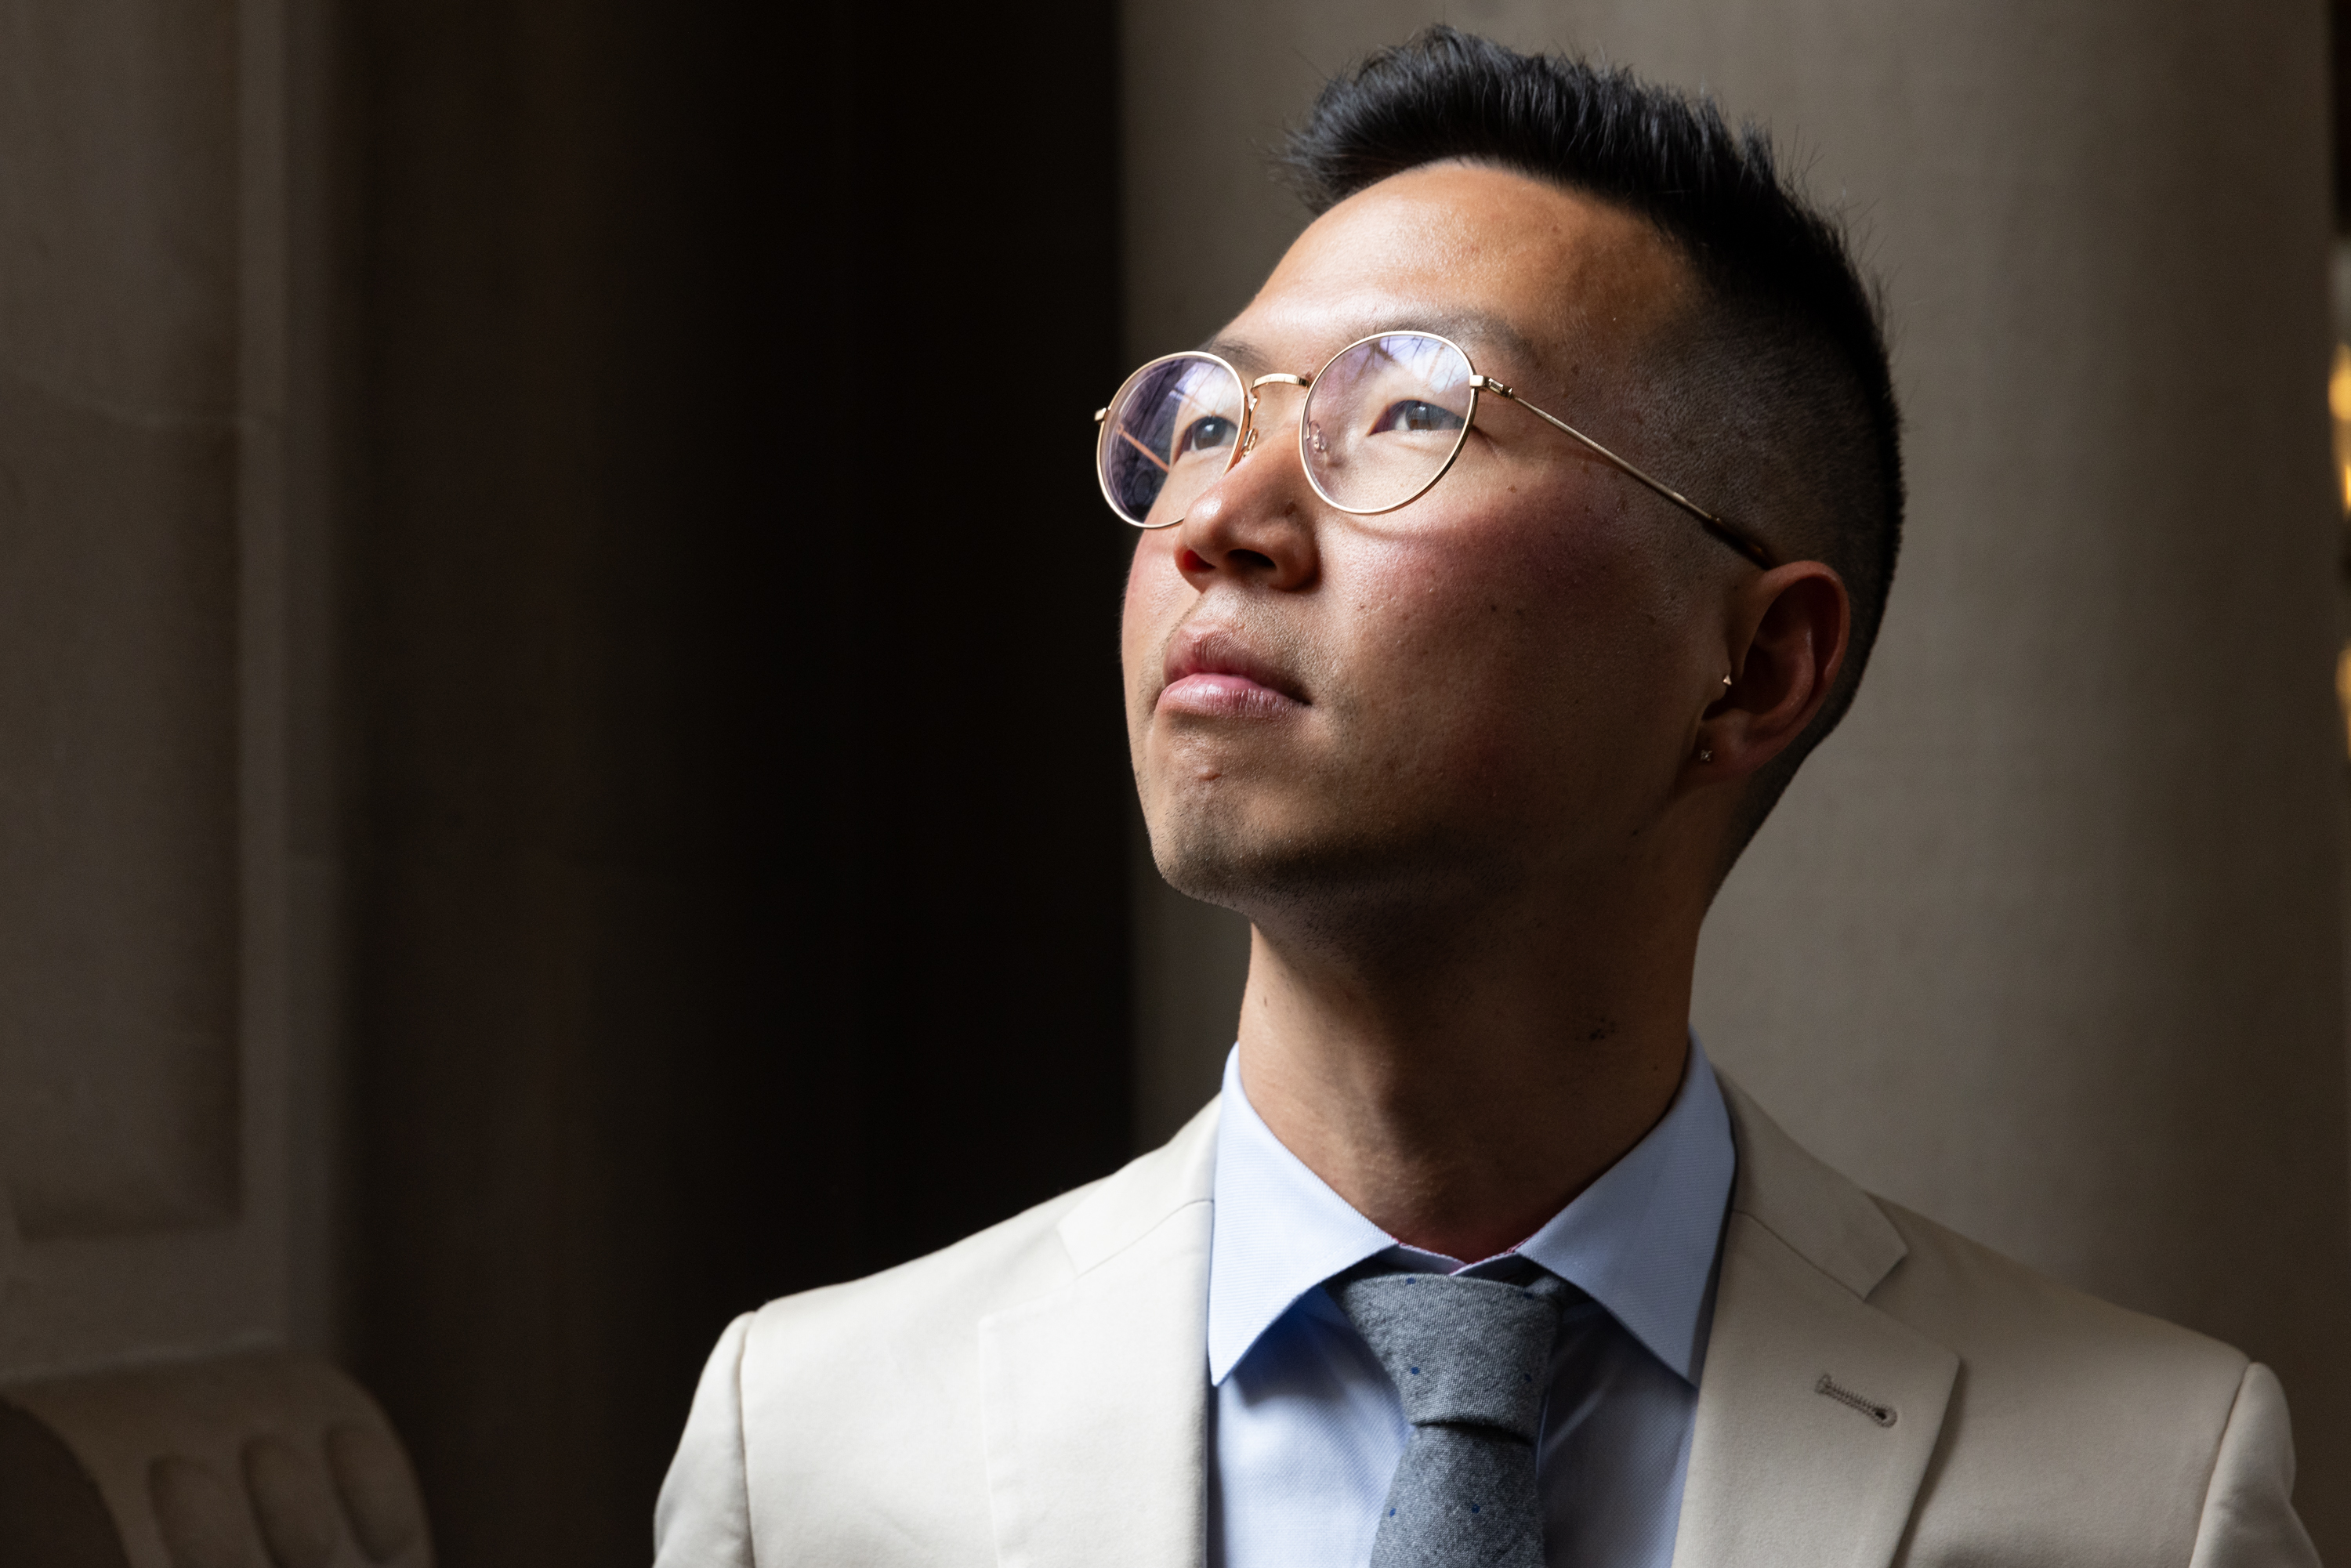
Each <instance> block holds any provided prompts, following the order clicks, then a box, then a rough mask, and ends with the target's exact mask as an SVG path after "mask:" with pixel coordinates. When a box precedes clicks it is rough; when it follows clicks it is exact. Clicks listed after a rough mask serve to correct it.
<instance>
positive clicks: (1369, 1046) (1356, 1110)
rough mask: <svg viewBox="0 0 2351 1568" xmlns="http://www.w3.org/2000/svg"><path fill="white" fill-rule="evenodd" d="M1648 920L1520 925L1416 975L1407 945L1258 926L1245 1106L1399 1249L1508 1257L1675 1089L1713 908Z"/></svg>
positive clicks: (1498, 924) (1485, 926) (1430, 955)
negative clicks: (1702, 933)
mask: <svg viewBox="0 0 2351 1568" xmlns="http://www.w3.org/2000/svg"><path fill="white" fill-rule="evenodd" d="M1489 913H1490V912H1489ZM1644 913H1645V914H1646V915H1649V916H1650V918H1646V919H1645V918H1640V917H1637V916H1636V917H1634V918H1629V919H1628V918H1625V911H1623V910H1622V909H1621V908H1620V909H1612V910H1610V911H1607V912H1604V915H1603V916H1601V917H1593V916H1589V915H1587V916H1584V917H1581V918H1579V917H1576V916H1575V915H1572V914H1569V913H1565V912H1562V911H1560V910H1557V909H1550V910H1544V911H1516V912H1512V915H1511V916H1510V918H1509V919H1507V920H1503V919H1491V918H1489V919H1481V920H1479V922H1477V925H1479V927H1480V928H1481V929H1480V931H1479V934H1478V935H1476V936H1469V937H1466V938H1458V939H1456V940H1453V941H1450V942H1447V943H1446V944H1444V946H1443V947H1442V948H1441V949H1439V948H1437V947H1436V946H1433V945H1429V944H1423V945H1419V946H1416V947H1415V948H1414V949H1413V951H1412V956H1411V961H1410V962H1409V963H1408V964H1405V963H1399V961H1398V955H1397V950H1396V947H1395V945H1393V944H1384V945H1383V946H1384V951H1382V952H1380V953H1377V954H1355V953H1350V952H1348V951H1346V950H1343V949H1340V950H1334V949H1333V948H1332V946H1331V945H1329V944H1327V943H1323V942H1314V941H1307V940H1290V939H1287V938H1286V937H1285V936H1284V934H1283V932H1282V930H1281V929H1280V926H1279V925H1277V926H1275V927H1274V929H1272V930H1271V931H1269V929H1268V928H1267V925H1266V924H1264V923H1260V924H1259V925H1257V926H1256V927H1255V928H1254V932H1253V936H1252V938H1251V943H1252V946H1251V950H1250V958H1249V988H1248V990H1247V992H1246V993H1245V997H1244V1001H1243V1006H1242V1013H1241V1027H1240V1066H1241V1080H1242V1084H1243V1087H1244V1088H1245V1089H1246V1090H1247V1091H1248V1093H1249V1103H1250V1105H1251V1106H1252V1107H1254V1108H1255V1109H1256V1111H1257V1113H1258V1114H1259V1116H1260V1117H1261V1118H1263V1120H1264V1122H1265V1124H1266V1125H1267V1126H1268V1127H1269V1128H1270V1130H1271V1131H1272V1133H1273V1134H1274V1136H1275V1137H1277V1138H1279V1139H1280V1140H1281V1142H1282V1144H1283V1145H1285V1146H1286V1147H1288V1148H1289V1149H1290V1152H1291V1153H1293V1154H1295V1155H1298V1157H1299V1158H1300V1159H1301V1160H1302V1161H1303V1162H1305V1164H1306V1166H1307V1167H1308V1168H1309V1169H1311V1170H1312V1171H1313V1172H1314V1173H1315V1175H1317V1176H1321V1177H1322V1179H1323V1180H1324V1181H1325V1182H1327V1183H1329V1184H1330V1186H1331V1187H1332V1190H1333V1191H1335V1192H1337V1193H1338V1194H1339V1196H1340V1197H1343V1198H1345V1199H1346V1200H1347V1201H1348V1202H1349V1203H1350V1204H1352V1205H1353V1206H1354V1207H1355V1209H1356V1210H1357V1212H1359V1213H1361V1214H1362V1215H1364V1217H1365V1218H1368V1219H1370V1220H1371V1221H1372V1222H1373V1223H1374V1224H1375V1225H1377V1226H1379V1227H1380V1228H1382V1229H1384V1230H1385V1231H1386V1232H1387V1233H1388V1234H1389V1235H1391V1236H1394V1237H1395V1238H1396V1239H1398V1240H1400V1241H1404V1242H1406V1243H1409V1244H1410V1245H1412V1246H1415V1247H1418V1248H1422V1249H1426V1250H1428V1251H1432V1252H1438V1253H1442V1254H1445V1255H1447V1256H1448V1257H1453V1258H1458V1259H1462V1260H1477V1259H1479V1258H1486V1257H1490V1256H1492V1255H1493V1254H1495V1253H1497V1252H1501V1251H1504V1250H1507V1249H1510V1248H1511V1247H1514V1246H1516V1245H1517V1244H1518V1243H1520V1241H1523V1240H1525V1239H1526V1238H1527V1237H1529V1236H1530V1235H1531V1234H1533V1233H1534V1232H1535V1231H1536V1230H1537V1229H1539V1228H1541V1226H1542V1225H1543V1224H1544V1223H1545V1222H1546V1221H1548V1220H1549V1219H1550V1218H1552V1215H1554V1214H1556V1213H1558V1212H1559V1210H1560V1209H1561V1208H1562V1207H1565V1206H1566V1205H1567V1203H1568V1202H1569V1200H1571V1199H1572V1198H1573V1197H1575V1195H1576V1194H1577V1193H1579V1192H1582V1191H1583V1189H1584V1188H1585V1187H1586V1186H1590V1185H1591V1183H1592V1182H1593V1179H1594V1178H1595V1177H1597V1176H1599V1175H1600V1174H1601V1173H1602V1172H1603V1171H1605V1170H1606V1169H1607V1168H1608V1167H1609V1166H1612V1165H1614V1163H1615V1162H1616V1161H1617V1160H1618V1159H1620V1158H1621V1157H1623V1155H1625V1152H1626V1151H1628V1150H1629V1149H1631V1148H1632V1147H1633V1145H1635V1144H1637V1143H1639V1142H1640V1141H1641V1139H1642V1138H1643V1137H1644V1136H1645V1135H1646V1134H1647V1133H1648V1131H1649V1129H1650V1128H1652V1127H1654V1126H1656V1124H1657V1122H1658V1120H1659V1119H1660V1118H1661V1117H1663V1116H1664V1114H1665V1113H1666V1109H1667V1106H1668V1105H1670V1104H1671V1103H1673V1097H1674V1093H1675V1091H1676V1090H1677V1088H1678V1086H1679V1084H1680V1082H1681V1076H1682V1071H1683V1068H1684V1065H1685V1063H1686V1061H1687V1054H1688V1027H1689V1026H1688V1019H1689V990H1690V975H1691V971H1692V968H1693V967H1694V965H1695V962H1696V957H1697V949H1698V917H1699V915H1701V914H1702V910H1700V911H1698V912H1684V914H1683V915H1682V917H1679V918H1677V917H1675V912H1670V911H1647V912H1644ZM1416 924H1417V925H1420V927H1421V928H1422V929H1424V930H1426V929H1428V928H1429V926H1430V925H1433V924H1435V923H1430V922H1417V923H1416ZM1390 928H1391V929H1393V928H1394V927H1390ZM1457 929H1458V927H1457Z"/></svg>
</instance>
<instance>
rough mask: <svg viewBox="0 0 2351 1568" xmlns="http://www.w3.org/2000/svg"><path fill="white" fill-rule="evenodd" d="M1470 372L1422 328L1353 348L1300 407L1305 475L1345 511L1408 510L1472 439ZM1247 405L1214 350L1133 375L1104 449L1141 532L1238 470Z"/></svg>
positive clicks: (1113, 496) (1171, 517)
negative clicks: (1236, 451) (1236, 448)
mask: <svg viewBox="0 0 2351 1568" xmlns="http://www.w3.org/2000/svg"><path fill="white" fill-rule="evenodd" d="M1470 376H1471V371H1470V369H1469V361H1468V357H1467V356H1465V355H1464V354H1463V353H1462V352H1461V350H1459V349H1458V348H1456V347H1454V346H1453V345H1452V344H1451V343H1449V342H1447V341H1446V340H1444V339H1442V338H1436V337H1431V336H1429V335H1427V334H1426V333H1421V332H1392V333H1387V334H1384V335H1383V336H1381V337H1377V338H1372V339H1368V340H1365V341H1364V342H1361V343H1357V344H1355V345H1354V346H1353V347H1352V348H1349V349H1347V350H1344V351H1343V352H1342V353H1341V354H1340V355H1339V356H1338V357H1337V358H1336V359H1334V360H1332V361H1331V362H1330V363H1329V364H1328V365H1326V366H1324V367H1323V368H1322V373H1321V374H1319V375H1318V376H1316V377H1315V379H1314V384H1313V386H1312V388H1311V390H1310V391H1309V392H1308V393H1307V397H1306V402H1305V405H1304V407H1303V408H1301V410H1300V412H1299V418H1300V420H1301V440H1300V451H1301V455H1302V458H1303V461H1304V463H1305V465H1306V475H1307V477H1308V479H1309V480H1310V481H1311V483H1312V484H1313V486H1314V487H1315V489H1316V490H1318V491H1320V492H1321V493H1322V497H1323V499H1325V500H1327V501H1329V502H1330V503H1331V504H1332V506H1334V507H1339V508H1341V509H1342V510H1344V511H1349V512H1381V511H1386V510H1388V509H1390V508H1392V507H1401V506H1403V505H1404V504H1405V502H1407V501H1409V500H1411V499H1412V498H1413V497H1416V496H1417V495H1419V494H1420V493H1421V492H1422V491H1423V490H1426V488H1428V486H1430V485H1431V484H1433V483H1435V482H1436V480H1437V476H1439V475H1441V474H1443V473H1444V472H1445V469H1446V465H1447V464H1449V463H1451V462H1452V460H1453V456H1454V454H1455V453H1457V452H1458V451H1459V450H1460V447H1461V443H1462V441H1463V440H1464V439H1465V438H1466V437H1467V436H1468V425H1469V414H1470V407H1471V398H1472V395H1473V392H1472V389H1471V387H1470V384H1469V382H1470ZM1245 400H1246V393H1245V392H1244V391H1243V389H1242V386H1241V383H1240V379H1239V378H1238V376H1237V375H1236V374H1234V372H1233V371H1230V370H1228V368H1227V367H1226V366H1225V365H1224V364H1223V363H1222V362H1221V361H1217V360H1213V359H1210V358H1208V357H1207V356H1206V355H1200V354H1175V355H1171V356H1169V357H1168V358H1166V359H1164V360H1155V361H1152V362H1151V363H1150V364H1148V365H1145V366H1144V368H1143V369H1142V370H1140V371H1136V372H1135V373H1134V375H1133V376H1131V377H1129V378H1128V380H1127V383H1126V385H1125V386H1123V387H1122V388H1120V389H1119V395H1118V397H1117V399H1116V400H1115V401H1114V402H1113V403H1112V405H1111V407H1110V410H1109V412H1108V413H1107V414H1106V416H1105V418H1104V421H1103V426H1102V443H1101V445H1100V448H1099V464H1100V468H1101V476H1102V493H1103V495H1105V496H1106V497H1109V499H1110V503H1111V506H1112V507H1113V509H1114V510H1116V511H1117V512H1118V514H1119V515H1120V516H1121V517H1123V518H1125V519H1126V520H1127V521H1128V522H1130V523H1133V524H1134V525H1135V526H1137V527H1138V528H1161V527H1164V526H1165V525H1167V524H1169V523H1173V522H1175V521H1177V520H1178V519H1180V518H1181V517H1184V515H1185V513H1186V510H1187V509H1188V508H1189V507H1190V506H1191V504H1192V502H1193V500H1194V499H1195V498H1196V497H1198V495H1199V494H1200V492H1201V491H1202V490H1203V489H1205V488H1207V486H1209V485H1211V484H1213V483H1215V482H1216V480H1217V478H1218V476H1221V475H1222V474H1223V473H1224V472H1225V470H1226V469H1227V468H1228V467H1229V466H1231V463H1232V458H1233V444H1234V442H1235V441H1236V440H1237V439H1238V436H1239V434H1240V426H1241V414H1242V411H1243V407H1244V404H1245ZM1260 417H1262V415H1261V416H1260Z"/></svg>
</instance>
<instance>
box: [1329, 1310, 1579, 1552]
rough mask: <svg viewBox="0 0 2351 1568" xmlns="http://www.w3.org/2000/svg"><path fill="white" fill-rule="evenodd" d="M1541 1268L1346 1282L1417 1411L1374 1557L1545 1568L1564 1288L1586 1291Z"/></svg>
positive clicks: (1366, 1332)
mask: <svg viewBox="0 0 2351 1568" xmlns="http://www.w3.org/2000/svg"><path fill="white" fill-rule="evenodd" d="M1535 1272H1536V1273H1538V1274H1540V1276H1541V1277H1540V1279H1537V1280H1533V1281H1530V1282H1528V1283H1527V1284H1524V1285H1515V1284H1506V1283H1504V1282H1502V1281H1498V1280H1471V1279H1464V1278H1461V1277H1459V1276H1458V1275H1446V1274H1389V1273H1378V1274H1369V1275H1364V1276H1359V1277H1357V1278H1354V1279H1351V1280H1342V1281H1334V1282H1333V1284H1332V1294H1333V1295H1335V1296H1336V1297H1337V1298H1338V1300H1339V1305H1340V1307H1341V1308H1342V1309H1343V1310H1344V1311H1345V1312H1346V1314H1347V1316H1348V1317H1349V1318H1351V1319H1353V1321H1354V1324H1355V1327H1356V1328H1357V1329H1358V1330H1360V1331H1361V1332H1362V1333H1363V1336H1364V1339H1365V1340H1366V1341H1367V1342H1368V1343H1370V1345H1371V1347H1372V1354H1374V1355H1376V1356H1378V1357H1379V1358H1380V1364H1381V1365H1382V1366H1384V1367H1385V1368H1387V1373H1388V1375H1389V1376H1390V1377H1392V1378H1394V1379H1395V1385H1396V1392H1397V1393H1398V1394H1399V1395H1401V1396H1403V1398H1404V1414H1405V1420H1407V1421H1409V1422H1411V1423H1412V1437H1410V1439H1409V1440H1407V1441H1406V1442H1405V1449H1404V1458H1403V1459H1402V1460H1401V1461H1400V1462H1398V1464H1397V1465H1396V1472H1395V1480H1393V1481H1391V1482H1390V1483H1389V1484H1388V1499H1387V1501H1386V1502H1385V1503H1384V1504H1383V1505H1382V1508H1381V1512H1380V1525H1379V1533H1378V1534H1377V1535H1375V1536H1374V1538H1373V1540H1372V1564H1371V1568H1543V1548H1542V1536H1543V1527H1542V1498H1541V1493H1540V1492H1539V1491H1538V1490H1537V1488H1536V1485H1535V1431H1536V1426H1537V1423H1538V1422H1539V1421H1540V1420H1541V1416H1542V1398H1543V1368H1544V1366H1545V1365H1546V1364H1548V1363H1549V1362H1550V1360H1551V1347H1552V1340H1554V1339H1556V1338H1557V1337H1558V1335H1559V1321H1560V1312H1561V1309H1562V1306H1563V1305H1564V1304H1565V1301H1564V1298H1565V1297H1567V1296H1569V1295H1571V1294H1573V1295H1578V1296H1580V1295H1581V1292H1580V1291H1574V1289H1573V1287H1572V1286H1570V1285H1569V1284H1568V1283H1567V1282H1566V1281H1563V1280H1561V1279H1559V1278H1558V1277H1557V1276H1555V1275H1552V1274H1545V1273H1541V1270H1535Z"/></svg>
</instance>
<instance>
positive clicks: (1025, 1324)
mask: <svg viewBox="0 0 2351 1568" xmlns="http://www.w3.org/2000/svg"><path fill="white" fill-rule="evenodd" d="M1215 1151H1216V1108H1215V1106H1214V1105H1213V1104H1212V1105H1211V1106H1210V1107H1209V1108H1208V1110H1207V1111H1205V1112H1203V1113H1201V1114H1200V1115H1199V1116H1198V1117H1196V1118H1195V1119H1194V1121H1193V1123H1192V1124H1191V1125H1190V1126H1187V1127H1186V1129H1185V1130H1184V1131H1183V1132H1182V1133H1181V1134H1177V1136H1176V1138H1175V1141H1174V1142H1173V1143H1171V1144H1170V1145H1167V1146H1166V1147H1165V1149H1163V1150H1161V1151H1159V1152H1158V1153H1157V1154H1156V1155H1151V1156H1146V1158H1145V1159H1144V1160H1141V1161H1137V1162H1136V1163H1135V1164H1134V1165H1133V1166H1129V1167H1127V1169H1126V1170H1124V1171H1123V1172H1121V1173H1120V1174H1119V1176H1116V1177H1113V1179H1112V1180H1111V1181H1109V1182H1105V1183H1104V1184H1103V1185H1102V1187H1101V1188H1099V1189H1097V1190H1096V1192H1095V1193H1094V1194H1093V1195H1092V1197H1089V1198H1088V1199H1087V1201H1086V1202H1085V1203H1083V1204H1081V1205H1080V1206H1079V1207H1077V1208H1075V1209H1073V1210H1072V1211H1071V1213H1070V1215H1069V1216H1068V1218H1065V1219H1064V1220H1063V1221H1062V1222H1061V1239H1062V1242H1063V1244H1064V1246H1066V1247H1067V1248H1068V1249H1069V1251H1070V1256H1071V1263H1072V1265H1073V1266H1074V1267H1075V1269H1076V1277H1075V1278H1074V1279H1072V1280H1071V1281H1070V1282H1069V1283H1068V1284H1066V1285H1064V1286H1062V1287H1061V1288H1060V1289H1059V1290H1056V1291H1052V1292H1050V1294H1048V1295H1045V1296H1042V1297H1040V1298H1038V1299H1036V1300H1034V1301H1026V1302H1023V1303H1022V1304H1020V1305H1019V1306H1017V1307H1013V1308H1010V1309H1008V1310H1007V1311H1005V1312H998V1313H995V1314H994V1315H992V1316H990V1317H987V1318H985V1319H982V1320H981V1322H980V1325H979V1375H980V1398H981V1402H982V1412H983V1420H984V1423H985V1427H986V1434H987V1481H988V1500H989V1507H990V1511H991V1513H992V1516H993V1520H994V1523H995V1529H996V1546H997V1560H998V1563H999V1564H1001V1568H1081V1565H1087V1568H1091V1565H1093V1564H1099V1563H1111V1562H1115V1563H1131V1564H1134V1565H1135V1568H1198V1565H1199V1563H1201V1562H1202V1561H1203V1558H1204V1553H1205V1550H1206V1540H1207V1535H1206V1530H1207V1521H1206V1495H1207V1494H1206V1480H1207V1393H1208V1376H1207V1364H1208V1328H1207V1322H1208V1239H1209V1235H1210V1223H1209V1220H1210V1213H1211V1202H1210V1197H1211V1194H1212V1192H1213V1190H1214V1175H1215Z"/></svg>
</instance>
